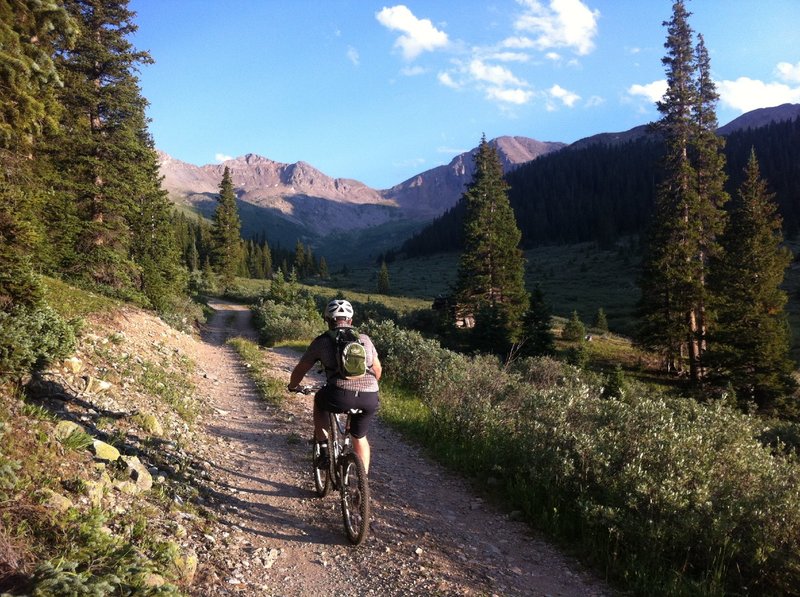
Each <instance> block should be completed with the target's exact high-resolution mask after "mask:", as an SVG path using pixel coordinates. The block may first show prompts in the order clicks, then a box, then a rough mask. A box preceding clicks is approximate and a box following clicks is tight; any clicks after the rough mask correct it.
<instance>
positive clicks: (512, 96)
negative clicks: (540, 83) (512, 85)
mask: <svg viewBox="0 0 800 597" xmlns="http://www.w3.org/2000/svg"><path fill="white" fill-rule="evenodd" d="M486 97H487V98H488V99H490V100H493V101H494V100H496V101H500V102H503V103H507V104H516V105H520V106H521V105H523V104H527V103H528V102H530V101H531V99H533V92H532V91H530V90H527V89H519V88H516V89H509V88H504V87H489V88H488V89H487V90H486Z"/></svg>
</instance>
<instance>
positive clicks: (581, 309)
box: [328, 243, 639, 334]
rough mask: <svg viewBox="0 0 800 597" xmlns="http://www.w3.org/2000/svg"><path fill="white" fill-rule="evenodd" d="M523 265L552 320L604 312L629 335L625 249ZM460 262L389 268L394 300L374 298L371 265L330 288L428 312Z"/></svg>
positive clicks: (630, 255)
mask: <svg viewBox="0 0 800 597" xmlns="http://www.w3.org/2000/svg"><path fill="white" fill-rule="evenodd" d="M525 259H526V268H525V284H526V286H527V287H528V288H529V289H531V288H533V287H534V286H535V285H536V284H537V283H538V284H540V285H541V287H542V290H543V291H544V294H545V299H546V300H547V302H548V303H549V304H550V305H551V309H552V312H553V314H554V315H557V316H561V317H569V315H570V314H571V313H572V311H577V312H578V315H579V316H580V317H581V319H582V320H583V321H584V322H591V321H592V320H593V318H594V316H595V314H596V313H597V310H598V309H599V308H601V307H602V308H603V309H604V310H605V312H606V316H607V318H608V323H609V326H610V328H611V329H612V330H614V331H616V332H618V333H621V334H630V333H632V331H633V317H634V308H635V306H636V301H637V300H638V297H639V289H638V287H637V286H636V267H637V264H638V258H636V257H635V255H634V252H633V250H632V249H630V248H629V247H628V246H627V244H623V245H621V246H620V247H619V248H618V249H615V250H611V251H603V250H599V249H597V247H596V246H595V245H594V244H592V243H584V244H580V245H565V246H553V247H539V248H536V249H530V250H528V251H525ZM458 260H459V254H458V253H442V254H438V255H433V256H427V257H418V258H414V259H398V260H396V261H394V262H392V263H390V264H388V268H389V280H390V284H391V288H392V296H391V297H387V298H384V297H382V296H378V295H376V294H374V289H375V288H376V286H377V273H378V269H379V267H378V266H377V265H374V264H368V265H363V266H360V267H352V268H350V269H349V271H348V273H347V275H345V274H343V273H342V272H341V271H339V272H337V273H334V274H333V275H332V277H331V280H330V281H329V282H328V283H329V284H330V286H334V287H338V288H346V289H348V293H349V292H350V291H353V292H355V293H359V294H360V295H361V296H364V297H366V296H369V297H371V298H372V299H373V300H380V301H382V302H383V301H385V300H388V301H394V302H396V303H398V304H403V302H404V301H409V300H413V299H415V300H416V302H412V303H410V304H413V305H415V306H414V307H413V308H423V307H424V308H427V307H430V305H431V302H432V301H433V299H434V298H435V297H436V296H438V295H441V294H449V293H450V292H451V288H452V287H453V286H454V285H455V282H456V272H457V271H458ZM400 296H404V297H411V298H408V299H402V298H400ZM388 306H391V304H388Z"/></svg>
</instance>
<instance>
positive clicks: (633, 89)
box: [628, 79, 667, 102]
mask: <svg viewBox="0 0 800 597" xmlns="http://www.w3.org/2000/svg"><path fill="white" fill-rule="evenodd" d="M666 92H667V81H666V80H665V79H661V80H659V81H653V82H652V83H647V84H646V85H639V84H636V85H631V86H630V87H628V93H629V94H630V95H638V96H642V97H644V98H647V99H648V100H650V101H651V102H658V101H661V99H662V98H663V97H664V94H665V93H666Z"/></svg>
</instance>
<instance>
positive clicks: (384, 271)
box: [378, 261, 391, 294]
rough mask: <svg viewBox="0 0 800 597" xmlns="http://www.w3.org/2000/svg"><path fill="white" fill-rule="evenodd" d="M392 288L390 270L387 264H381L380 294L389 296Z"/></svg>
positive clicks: (383, 262) (379, 277)
mask: <svg viewBox="0 0 800 597" xmlns="http://www.w3.org/2000/svg"><path fill="white" fill-rule="evenodd" d="M390 292H391V288H390V287H389V268H388V267H386V262H385V261H382V262H381V269H380V271H379V272H378V294H389V293H390Z"/></svg>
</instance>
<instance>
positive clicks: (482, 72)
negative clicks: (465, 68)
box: [469, 59, 523, 87]
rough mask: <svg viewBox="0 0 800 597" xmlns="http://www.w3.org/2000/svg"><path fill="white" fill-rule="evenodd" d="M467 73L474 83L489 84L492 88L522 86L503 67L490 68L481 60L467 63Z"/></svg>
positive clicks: (521, 83) (512, 74)
mask: <svg viewBox="0 0 800 597" xmlns="http://www.w3.org/2000/svg"><path fill="white" fill-rule="evenodd" d="M469 73H470V75H472V77H473V78H474V79H475V80H476V81H483V82H485V83H491V84H492V85H494V86H498V87H502V86H506V85H515V86H519V85H523V82H522V81H520V80H519V79H518V78H517V77H515V76H514V73H512V72H511V71H510V70H508V69H507V68H505V67H504V66H492V65H489V64H486V63H485V62H483V61H482V60H477V59H476V60H473V61H472V62H470V63H469Z"/></svg>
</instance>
